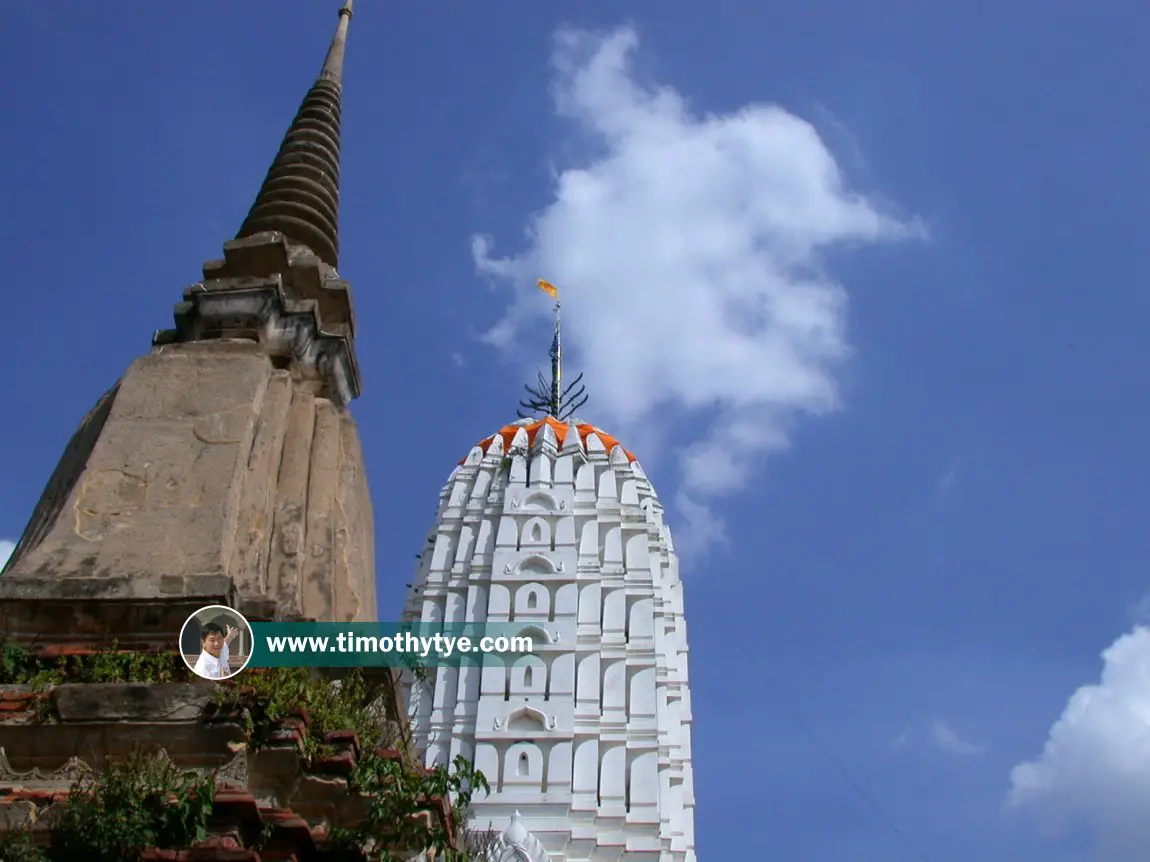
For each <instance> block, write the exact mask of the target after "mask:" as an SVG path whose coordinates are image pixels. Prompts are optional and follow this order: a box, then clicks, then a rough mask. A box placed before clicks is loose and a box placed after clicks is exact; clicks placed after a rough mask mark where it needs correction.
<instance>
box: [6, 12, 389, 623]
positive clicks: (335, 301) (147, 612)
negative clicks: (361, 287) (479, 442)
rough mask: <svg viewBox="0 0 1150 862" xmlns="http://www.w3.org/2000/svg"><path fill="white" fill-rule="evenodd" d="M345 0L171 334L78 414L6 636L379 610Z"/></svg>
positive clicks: (37, 517) (47, 495) (357, 615)
mask: <svg viewBox="0 0 1150 862" xmlns="http://www.w3.org/2000/svg"><path fill="white" fill-rule="evenodd" d="M350 18H351V7H350V3H349V4H347V5H346V6H345V7H344V8H343V9H342V10H341V12H340V16H339V25H338V28H337V31H336V34H335V37H334V39H333V41H332V43H331V47H330V50H329V51H328V54H327V56H326V59H325V61H324V64H323V67H322V69H321V72H320V74H319V76H318V78H317V80H316V81H315V83H314V85H313V86H312V87H311V89H310V90H309V91H308V93H307V96H306V97H305V99H304V101H303V103H302V105H301V107H300V109H299V111H298V113H297V115H296V117H295V120H294V121H293V123H292V125H291V128H290V129H289V131H288V133H287V135H286V137H285V138H284V140H283V143H282V145H281V147H280V150H279V152H278V154H277V155H276V158H275V160H274V162H273V164H272V166H271V169H270V170H269V171H268V174H267V177H266V179H265V180H264V183H263V185H262V187H261V188H260V191H259V194H258V196H257V198H256V201H255V204H254V206H253V207H252V209H251V212H250V213H249V215H248V217H247V219H246V220H245V221H244V223H243V226H242V228H241V230H240V231H239V234H238V236H237V238H236V239H234V240H232V241H231V242H227V243H225V244H224V258H223V260H215V261H211V262H209V263H207V264H205V266H204V268H203V280H202V281H200V282H198V283H196V284H194V285H192V286H191V287H190V288H188V289H187V290H186V291H185V292H184V297H183V301H182V302H180V303H178V304H177V305H176V307H175V326H174V328H172V329H170V330H164V331H161V332H158V333H157V334H156V335H155V337H154V339H153V347H152V350H151V351H150V352H149V353H148V354H147V355H145V356H142V357H141V358H139V359H137V360H136V361H135V362H134V363H133V364H132V365H131V367H129V368H128V370H127V372H126V373H125V374H124V376H123V378H122V379H121V380H120V381H119V382H118V383H117V384H116V385H115V386H114V387H112V389H111V390H110V391H109V392H108V393H107V394H106V395H104V396H103V398H101V399H100V401H99V402H98V403H97V404H96V406H95V407H94V408H93V410H92V411H91V413H89V414H88V416H87V417H85V419H84V421H83V423H82V424H81V426H80V428H79V430H78V431H77V432H76V434H75V436H74V437H73V438H72V441H71V442H70V443H69V445H68V448H67V450H66V451H65V453H64V455H63V457H62V459H61V460H60V464H59V466H58V467H57V469H56V471H55V474H54V475H53V476H52V478H51V481H50V482H49V484H48V486H47V488H46V490H45V491H44V494H43V496H42V498H41V499H40V502H39V504H38V505H37V506H36V509H35V511H34V513H33V515H32V518H31V522H30V523H29V524H28V527H27V528H26V530H25V532H24V535H23V536H22V538H21V539H20V542H19V544H18V545H17V547H16V550H15V552H14V553H13V555H12V557H11V560H10V561H9V563H8V565H7V568H6V569H5V570H4V572H3V576H2V577H0V622H2V625H0V629H2V630H4V631H6V632H7V633H9V634H11V635H15V636H16V637H17V638H20V639H26V640H35V641H36V642H37V643H38V644H40V645H46V644H53V643H58V642H61V641H69V640H79V641H85V640H87V639H89V637H90V635H92V634H95V633H103V632H106V631H109V630H110V631H115V632H117V633H118V634H119V637H120V643H121V644H122V645H124V644H126V645H133V642H140V641H144V642H146V641H149V640H152V639H153V638H163V639H170V638H171V636H172V633H173V632H177V631H179V627H180V625H181V624H182V623H183V621H184V619H185V618H186V617H187V616H188V614H189V613H190V612H192V611H193V610H195V609H196V608H199V607H202V606H204V605H210V604H228V605H233V606H235V607H237V608H238V609H240V610H241V611H242V612H244V613H246V614H247V615H248V616H249V618H250V619H268V618H272V617H273V616H274V617H278V618H311V619H318V620H371V619H375V618H376V600H375V572H374V548H373V526H372V510H371V500H370V497H369V495H368V488H367V482H366V479H365V477H364V469H363V459H362V455H361V448H360V440H359V436H358V432H357V430H356V425H355V422H354V420H353V419H352V417H351V414H350V413H349V412H348V410H347V405H348V403H349V402H350V401H351V400H352V399H354V398H355V397H356V396H357V395H358V394H359V391H360V376H359V370H358V366H357V362H356V354H355V344H354V337H355V318H354V315H353V312H352V302H351V291H350V289H349V285H348V284H347V282H345V281H343V280H341V278H340V277H339V274H338V272H337V271H336V266H337V263H338V260H337V257H338V246H339V240H338V226H337V220H338V208H339V161H340V109H341V86H342V85H341V80H342V73H343V59H344V48H345V44H346V38H347V27H348V21H349V20H350Z"/></svg>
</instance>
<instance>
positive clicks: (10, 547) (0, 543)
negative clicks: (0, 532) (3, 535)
mask: <svg viewBox="0 0 1150 862" xmlns="http://www.w3.org/2000/svg"><path fill="white" fill-rule="evenodd" d="M14 550H16V543H15V542H9V541H8V540H7V539H0V569H3V568H4V564H5V563H7V562H8V558H9V557H10V556H12V552H13V551H14Z"/></svg>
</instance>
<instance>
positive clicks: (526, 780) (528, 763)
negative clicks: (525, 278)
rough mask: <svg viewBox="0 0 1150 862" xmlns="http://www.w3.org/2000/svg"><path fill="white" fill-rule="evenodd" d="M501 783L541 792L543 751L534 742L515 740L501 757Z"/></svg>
mask: <svg viewBox="0 0 1150 862" xmlns="http://www.w3.org/2000/svg"><path fill="white" fill-rule="evenodd" d="M503 785H504V786H505V787H506V786H508V785H514V786H516V787H517V788H518V789H526V788H531V789H533V790H538V791H539V792H540V793H542V792H543V752H542V751H540V750H539V746H538V745H536V744H535V743H534V742H516V743H515V744H514V745H511V746H508V748H507V753H506V754H505V755H504V757H503Z"/></svg>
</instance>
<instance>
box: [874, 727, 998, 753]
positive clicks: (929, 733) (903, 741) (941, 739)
mask: <svg viewBox="0 0 1150 862" xmlns="http://www.w3.org/2000/svg"><path fill="white" fill-rule="evenodd" d="M891 747H892V748H894V749H895V750H897V751H909V750H912V749H917V750H919V751H923V750H928V749H929V750H932V751H937V752H941V753H942V754H945V755H947V756H949V757H973V756H975V755H979V754H982V753H983V752H985V751H986V746H984V745H981V744H978V743H974V742H970V741H969V740H967V739H964V738H963V737H962V736H960V735H959V733H958V731H956V730H954V728H952V727H951V726H950V725H949V724H947V723H946V722H945V721H943V720H942V719H941V718H935V719H933V720H932V721H931V722H930V723H929V724H927V725H919V727H918V728H917V729H915V728H912V727H911V726H910V725H908V726H907V727H906V728H904V729H903V731H902V733H900V734H899V735H898V737H897V738H896V739H895V740H894V741H893V742H892V743H891Z"/></svg>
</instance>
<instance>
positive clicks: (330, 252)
mask: <svg viewBox="0 0 1150 862" xmlns="http://www.w3.org/2000/svg"><path fill="white" fill-rule="evenodd" d="M352 2H353V0H346V2H345V3H344V5H343V7H342V8H341V9H340V10H339V24H337V25H336V30H335V35H334V36H333V37H332V40H331V46H330V47H329V48H328V51H327V55H326V57H325V58H324V62H323V67H322V68H321V69H320V73H319V76H318V77H317V78H316V81H315V83H314V84H312V87H311V89H310V90H308V93H307V95H306V96H305V97H304V100H303V104H301V105H300V108H299V111H298V112H297V113H296V115H295V119H294V120H293V121H292V124H291V127H290V128H289V129H288V132H287V134H286V135H285V136H284V139H283V143H281V144H280V148H279V152H278V153H277V154H276V157H275V161H273V162H272V166H271V168H269V169H268V173H267V177H265V179H264V182H263V185H262V186H261V187H260V191H259V194H258V195H257V196H256V200H255V203H254V204H253V205H252V208H251V211H250V212H249V213H248V216H247V218H246V219H245V220H244V223H243V226H242V227H241V228H240V230H239V233H237V234H236V238H237V239H241V238H243V237H247V236H252V235H253V234H257V233H263V232H265V231H279V232H280V233H282V234H283V235H284V236H286V237H287V238H288V239H289V240H291V241H292V242H295V243H299V244H301V245H305V246H307V247H308V248H309V249H311V250H312V251H313V252H315V253H316V255H318V256H319V258H320V260H322V261H323V262H324V263H326V264H328V265H330V266H332V267H336V266H338V264H339V157H340V114H341V111H342V102H343V98H342V96H343V93H342V91H343V58H344V53H345V52H346V49H347V27H348V22H350V21H351V17H352Z"/></svg>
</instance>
